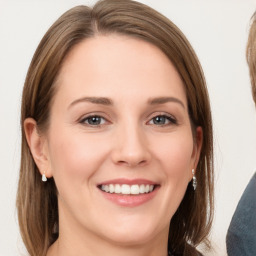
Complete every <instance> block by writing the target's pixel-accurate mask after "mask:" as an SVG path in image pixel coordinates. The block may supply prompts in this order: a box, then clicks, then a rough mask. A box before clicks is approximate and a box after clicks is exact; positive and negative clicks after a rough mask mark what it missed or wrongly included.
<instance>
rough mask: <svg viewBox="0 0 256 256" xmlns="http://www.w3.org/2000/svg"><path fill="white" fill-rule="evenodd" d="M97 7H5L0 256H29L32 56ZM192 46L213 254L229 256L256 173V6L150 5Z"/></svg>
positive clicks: (243, 2)
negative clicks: (230, 233)
mask: <svg viewBox="0 0 256 256" xmlns="http://www.w3.org/2000/svg"><path fill="white" fill-rule="evenodd" d="M93 2H94V1H81V0H80V1H78V0H76V1H71V0H70V1H68V0H54V1H52V0H46V1H44V0H27V1H25V0H21V1H19V0H16V1H14V0H13V1H12V0H6V1H3V0H0V163H1V170H0V205H1V208H0V209H1V210H0V256H15V255H24V254H25V253H24V248H23V245H22V241H21V238H20V235H19V229H18V224H17V219H16V210H15V196H16V188H17V181H18V172H19V170H18V169H19V162H20V159H19V158H20V127H19V112H20V100H21V91H22V86H23V83H24V79H25V75H26V72H27V69H28V65H29V63H30V60H31V58H32V55H33V53H34V51H35V49H36V47H37V45H38V43H39V41H40V39H41V37H42V36H43V34H44V33H45V32H46V30H47V29H48V28H49V26H50V25H51V24H52V23H53V22H54V21H55V20H56V19H57V18H58V17H59V16H60V15H61V14H62V13H63V12H64V11H66V10H67V9H69V8H71V7H73V6H75V5H77V4H91V3H93ZM141 2H144V3H147V4H148V5H150V6H152V7H153V8H155V9H157V10H159V11H160V12H162V13H163V14H165V15H166V16H168V17H169V18H170V19H171V20H172V21H173V22H174V23H175V24H176V25H178V26H179V27H180V29H181V30H182V31H183V32H184V34H185V35H186V36H187V38H188V39H189V40H190V42H191V44H192V45H193V47H194V49H195V51H196V53H197V54H198V56H199V59H200V61H201V64H202V66H203V69H204V71H205V75H206V79H207V82H208V86H209V93H210V98H211V103H212V112H213V121H214V133H215V154H216V157H215V158H216V162H215V166H216V211H215V212H216V214H215V221H214V225H213V230H212V236H211V241H212V243H213V247H214V250H215V251H213V252H207V253H206V255H216V256H222V255H223V256H224V255H226V253H225V235H226V231H227V228H228V225H229V222H230V219H231V216H232V214H233V212H234V210H235V207H236V205H237V202H238V200H239V198H240V196H241V194H242V192H243V190H244V188H245V186H246V184H247V182H248V181H249V179H250V177H251V176H252V175H253V172H254V171H255V170H256V157H255V156H256V111H255V107H254V104H253V101H252V98H251V91H250V80H249V75H248V68H247V65H246V60H245V48H246V40H247V36H248V30H249V24H250V22H249V20H250V17H251V15H252V14H253V12H254V10H255V9H256V2H255V0H157V1H156V0H155V1H154V0H151V1H145V0H141Z"/></svg>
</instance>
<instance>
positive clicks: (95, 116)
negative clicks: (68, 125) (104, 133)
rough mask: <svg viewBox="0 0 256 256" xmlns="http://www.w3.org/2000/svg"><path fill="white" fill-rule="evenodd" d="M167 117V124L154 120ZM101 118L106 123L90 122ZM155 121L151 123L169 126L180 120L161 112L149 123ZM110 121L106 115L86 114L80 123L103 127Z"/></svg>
mask: <svg viewBox="0 0 256 256" xmlns="http://www.w3.org/2000/svg"><path fill="white" fill-rule="evenodd" d="M159 117H160V118H165V121H166V120H167V121H168V123H167V124H160V125H157V124H156V123H154V120H156V118H159ZM93 118H94V119H100V120H104V123H103V124H95V125H94V124H90V123H89V122H90V121H89V120H92V119H93ZM151 121H152V122H153V123H152V124H150V125H156V126H160V127H165V126H169V125H178V122H177V120H176V119H175V118H174V117H172V116H171V115H167V114H160V115H156V116H154V117H152V118H151V119H150V121H149V122H148V123H150V122H151ZM107 122H108V121H107V120H106V118H104V117H102V116H100V115H90V116H86V117H84V118H82V119H81V120H80V121H79V123H80V124H85V125H88V126H90V127H101V126H103V125H105V123H107Z"/></svg>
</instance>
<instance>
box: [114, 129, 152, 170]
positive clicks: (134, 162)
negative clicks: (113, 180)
mask: <svg viewBox="0 0 256 256" xmlns="http://www.w3.org/2000/svg"><path fill="white" fill-rule="evenodd" d="M113 142H114V145H113V151H112V160H113V162H114V163H115V164H118V165H124V166H127V167H137V166H145V165H147V164H148V163H149V162H150V160H151V153H150V150H149V142H148V140H147V136H146V134H145V131H143V129H142V128H139V127H138V126H133V127H131V125H129V127H126V128H120V129H119V131H118V132H117V134H116V136H115V139H114V141H113Z"/></svg>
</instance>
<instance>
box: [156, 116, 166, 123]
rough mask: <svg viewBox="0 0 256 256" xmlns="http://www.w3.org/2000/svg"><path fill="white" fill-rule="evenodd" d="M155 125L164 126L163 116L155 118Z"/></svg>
mask: <svg viewBox="0 0 256 256" xmlns="http://www.w3.org/2000/svg"><path fill="white" fill-rule="evenodd" d="M154 123H155V124H165V117H164V116H157V117H155V119H154Z"/></svg>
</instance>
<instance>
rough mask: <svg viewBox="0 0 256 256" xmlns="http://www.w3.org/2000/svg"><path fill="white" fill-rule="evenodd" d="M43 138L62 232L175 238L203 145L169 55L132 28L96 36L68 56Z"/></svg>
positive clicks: (127, 240) (127, 239)
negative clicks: (175, 221) (172, 230)
mask: <svg viewBox="0 0 256 256" xmlns="http://www.w3.org/2000/svg"><path fill="white" fill-rule="evenodd" d="M56 86H57V92H56V95H55V97H54V100H53V105H52V108H51V116H50V126H49V130H48V131H47V133H46V134H45V136H44V152H45V159H46V160H45V161H46V162H47V166H48V167H47V170H46V175H47V176H48V177H50V176H53V178H54V180H55V182H56V186H57V189H58V202H59V218H60V234H61V232H62V230H66V231H65V232H69V231H72V232H73V234H86V235H87V237H88V235H92V236H95V235H96V236H95V237H98V238H102V239H104V240H108V241H115V242H118V243H124V244H132V243H134V244H136V243H144V242H147V241H150V240H153V239H155V238H156V237H157V236H158V237H160V236H161V237H162V238H164V239H167V236H168V230H169V223H170V219H171V218H172V216H173V214H174V213H175V211H176V210H177V208H178V206H179V204H180V202H181V200H182V198H183V196H184V193H185V191H186V188H187V185H188V183H189V181H190V180H191V178H192V174H191V170H192V169H193V168H195V166H196V163H197V159H198V157H199V151H200V145H201V139H200V138H201V129H200V128H197V130H196V134H197V136H196V138H197V139H196V141H194V140H193V136H192V131H191V125H190V120H189V115H188V106H187V99H186V93H185V90H184V86H183V83H182V80H181V78H180V77H179V75H178V73H177V71H176V70H175V68H174V66H173V65H172V63H171V62H170V61H169V59H168V58H167V57H166V56H165V55H164V54H163V53H162V52H161V51H160V50H159V49H158V48H157V47H155V46H153V45H151V44H149V43H147V42H144V41H141V40H139V39H134V38H130V37H126V36H120V35H109V36H96V37H94V38H91V39H87V40H85V41H83V42H82V43H80V44H79V45H77V46H76V47H75V48H74V49H73V50H72V51H71V52H70V54H69V55H68V56H67V58H66V60H65V62H64V64H63V67H62V69H61V71H60V75H59V79H58V81H57V83H56Z"/></svg>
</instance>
